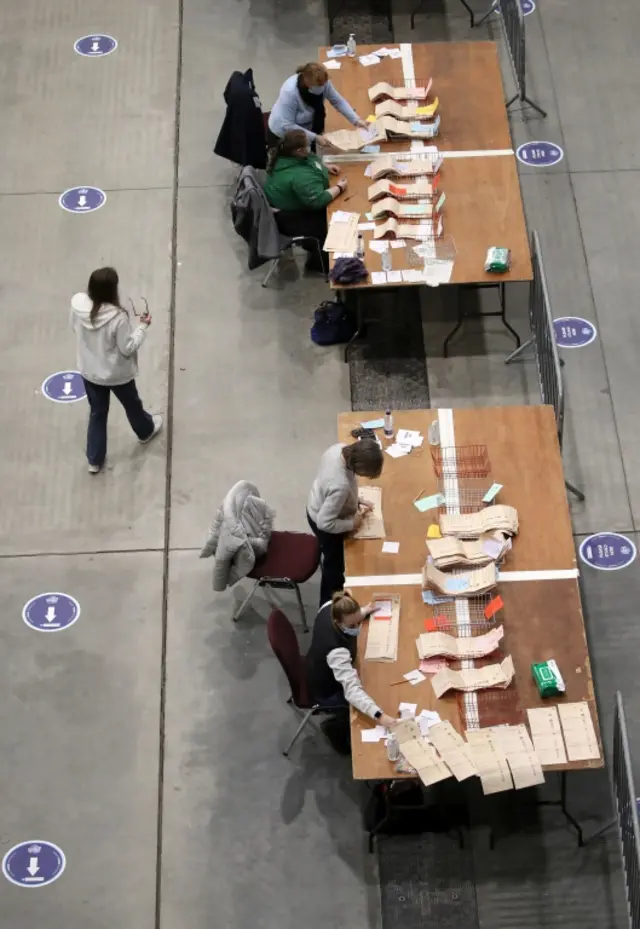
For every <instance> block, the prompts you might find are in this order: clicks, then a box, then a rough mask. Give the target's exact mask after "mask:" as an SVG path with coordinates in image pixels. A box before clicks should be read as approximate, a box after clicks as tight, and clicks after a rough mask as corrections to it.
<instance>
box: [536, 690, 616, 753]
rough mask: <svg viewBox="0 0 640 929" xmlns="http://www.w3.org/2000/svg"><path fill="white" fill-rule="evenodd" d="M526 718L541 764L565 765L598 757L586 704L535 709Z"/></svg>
mask: <svg viewBox="0 0 640 929" xmlns="http://www.w3.org/2000/svg"><path fill="white" fill-rule="evenodd" d="M558 711H559V712H560V715H559V716H558ZM527 715H528V717H529V728H530V729H531V737H532V738H533V744H534V745H535V748H536V752H537V754H538V758H539V759H540V763H541V764H543V765H552V764H566V763H567V761H589V760H591V759H593V760H595V759H597V758H600V746H599V744H598V737H597V735H596V731H595V728H594V725H593V720H592V718H591V711H590V709H589V704H588V703H587V702H586V701H583V702H582V703H560V704H559V705H558V706H545V707H536V708H535V709H531V710H527ZM565 746H566V747H565Z"/></svg>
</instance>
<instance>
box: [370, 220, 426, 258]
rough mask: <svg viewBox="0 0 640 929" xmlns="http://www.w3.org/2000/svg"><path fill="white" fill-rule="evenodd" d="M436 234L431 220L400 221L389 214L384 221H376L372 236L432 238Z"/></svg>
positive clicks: (376, 237) (375, 237)
mask: <svg viewBox="0 0 640 929" xmlns="http://www.w3.org/2000/svg"><path fill="white" fill-rule="evenodd" d="M436 234H437V230H436V228H435V227H434V224H433V222H432V221H431V220H425V221H422V222H418V223H402V222H400V221H399V220H397V219H396V218H395V217H394V216H390V217H389V219H387V221H386V222H384V223H376V227H375V229H374V232H373V237H374V239H381V238H382V237H383V236H385V235H390V236H393V238H394V239H433V238H434V236H435V235H436ZM416 270H417V269H416Z"/></svg>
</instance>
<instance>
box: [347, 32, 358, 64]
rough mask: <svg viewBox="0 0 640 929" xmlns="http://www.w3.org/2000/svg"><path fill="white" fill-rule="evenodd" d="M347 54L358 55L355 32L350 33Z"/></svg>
mask: <svg viewBox="0 0 640 929" xmlns="http://www.w3.org/2000/svg"><path fill="white" fill-rule="evenodd" d="M347 55H348V56H349V58H355V57H356V37H355V34H354V33H353V32H351V33H350V34H349V39H348V41H347Z"/></svg>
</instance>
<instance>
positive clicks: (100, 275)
mask: <svg viewBox="0 0 640 929" xmlns="http://www.w3.org/2000/svg"><path fill="white" fill-rule="evenodd" d="M118 283H119V278H118V272H117V271H116V269H115V268H98V269H97V270H96V271H94V272H93V273H92V275H91V277H90V278H89V283H88V284H87V296H88V297H89V299H90V300H91V301H92V303H93V306H92V307H91V313H90V314H89V319H90V320H91V322H92V323H94V322H95V320H96V316H97V315H98V313H99V312H100V307H102V306H106V305H108V304H110V305H112V306H117V307H118V309H120V310H121V309H122V307H121V306H120V295H119V293H118Z"/></svg>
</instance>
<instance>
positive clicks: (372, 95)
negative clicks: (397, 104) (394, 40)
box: [369, 49, 431, 102]
mask: <svg viewBox="0 0 640 929" xmlns="http://www.w3.org/2000/svg"><path fill="white" fill-rule="evenodd" d="M398 51H399V49H398ZM391 57H392V58H395V57H396V56H395V55H394V54H393V51H392V53H391ZM398 57H399V56H398ZM430 89H431V81H429V84H428V86H427V87H416V86H413V87H394V86H393V85H392V84H387V83H386V81H380V82H379V83H378V84H374V85H373V87H370V88H369V100H371V101H372V102H375V101H376V100H381V99H382V98H383V97H392V98H393V99H394V100H426V98H427V94H428V93H429V90H430Z"/></svg>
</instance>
